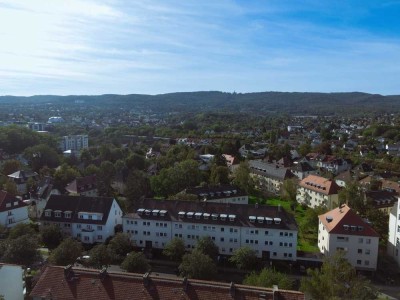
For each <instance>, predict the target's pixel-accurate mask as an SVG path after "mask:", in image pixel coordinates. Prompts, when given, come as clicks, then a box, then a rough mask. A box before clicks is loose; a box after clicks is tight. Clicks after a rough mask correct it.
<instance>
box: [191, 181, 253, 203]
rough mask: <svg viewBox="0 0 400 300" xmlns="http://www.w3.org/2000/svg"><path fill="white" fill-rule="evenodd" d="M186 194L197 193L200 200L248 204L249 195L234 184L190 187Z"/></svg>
mask: <svg viewBox="0 0 400 300" xmlns="http://www.w3.org/2000/svg"><path fill="white" fill-rule="evenodd" d="M184 194H190V195H196V196H197V198H198V200H200V201H207V202H218V203H236V204H248V203H249V196H248V195H247V193H245V192H243V191H241V190H240V189H239V188H238V187H236V186H233V185H220V186H206V187H195V188H188V189H186V190H185V191H184Z"/></svg>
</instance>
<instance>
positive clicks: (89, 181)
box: [65, 175, 97, 194]
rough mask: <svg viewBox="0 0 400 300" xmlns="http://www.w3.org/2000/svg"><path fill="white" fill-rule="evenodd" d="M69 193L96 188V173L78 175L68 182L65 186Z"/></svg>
mask: <svg viewBox="0 0 400 300" xmlns="http://www.w3.org/2000/svg"><path fill="white" fill-rule="evenodd" d="M65 189H66V190H67V191H68V192H69V193H75V194H79V193H83V192H86V191H92V190H95V189H97V181H96V175H89V176H85V177H78V178H76V179H75V180H74V181H72V182H70V183H69V184H68V185H67V186H66V188H65Z"/></svg>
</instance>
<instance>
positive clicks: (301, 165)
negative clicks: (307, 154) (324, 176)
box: [292, 161, 315, 172]
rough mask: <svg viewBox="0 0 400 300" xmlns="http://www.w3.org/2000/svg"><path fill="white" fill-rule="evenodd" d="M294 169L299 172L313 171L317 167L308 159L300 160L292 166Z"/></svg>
mask: <svg viewBox="0 0 400 300" xmlns="http://www.w3.org/2000/svg"><path fill="white" fill-rule="evenodd" d="M292 170H293V171H297V172H312V171H315V169H314V168H313V167H312V166H311V165H310V164H309V163H308V162H306V161H302V162H298V163H297V164H295V165H294V166H293V167H292Z"/></svg>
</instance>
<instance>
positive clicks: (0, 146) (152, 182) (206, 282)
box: [0, 93, 400, 299]
mask: <svg viewBox="0 0 400 300" xmlns="http://www.w3.org/2000/svg"><path fill="white" fill-rule="evenodd" d="M310 95H311V94H310ZM352 95H353V96H354V94H351V93H347V94H345V93H344V96H343V97H345V98H346V99H347V98H351V96H352ZM365 95H367V94H363V95H362V97H366V96H365ZM105 96H106V95H105ZM111 96H112V95H111ZM111 96H109V97H111ZM206 96H207V95H205V97H206ZM225 96H227V95H224V97H225ZM228 96H229V97H230V98H231V99H234V100H232V101H233V103H235V107H242V108H243V109H239V110H238V111H237V112H235V111H233V110H229V109H227V110H225V109H224V108H225V105H227V103H226V102H224V101H220V102H218V101H217V102H218V103H217V104H216V103H214V104H212V103H213V102H212V100H207V101H208V102H207V101H206V102H205V103H208V104H209V105H208V104H207V105H205V106H204V107H202V108H201V109H197V108H195V109H193V108H190V99H189V97H188V96H187V94H184V95H182V97H183V98H182V99H181V101H182V103H184V104H182V105H181V106H180V105H179V104H176V103H179V101H178V102H176V103H175V106H173V107H171V110H168V108H167V107H166V105H165V103H164V105H163V104H160V108H159V109H157V104H156V103H150V104H148V105H146V102H137V101H136V102H135V101H133V100H132V101H133V102H132V103H130V102H129V101H128V102H127V101H126V99H123V100H121V99H120V100H118V101H116V102H107V101H106V100H105V99H103V98H102V100H101V102H96V101H97V100H96V99H97V98H96V96H93V97H95V98H90V97H89V96H85V97H79V96H71V97H72V101H71V99H70V98H60V99H61V100H60V99H59V98H57V96H43V97H44V98H41V99H40V101H37V102H35V101H33V100H32V99H29V98H25V99H24V98H21V99H17V100H16V99H13V98H12V97H8V98H7V97H5V98H3V99H0V100H1V101H0V108H1V109H0V111H1V113H0V137H1V138H0V171H1V177H0V184H1V190H0V278H6V279H5V280H3V279H1V280H0V299H2V297H3V299H89V298H90V297H92V295H98V298H104V299H134V297H137V295H136V294H134V293H143V297H142V298H143V299H179V298H182V299H195V298H196V297H198V299H204V298H206V297H208V296H207V295H211V294H215V295H217V296H218V298H221V299H333V298H335V299H396V298H397V297H400V289H399V288H398V286H400V269H399V268H400V254H399V250H400V201H399V197H400V114H399V113H398V110H393V107H392V106H391V105H390V104H387V105H386V104H385V105H386V106H385V105H382V107H379V109H377V111H376V112H374V111H371V107H370V106H369V103H366V104H365V106H363V104H362V103H360V104H359V105H358V106H354V105H353V106H352V107H351V110H354V109H355V108H356V109H357V110H358V113H352V114H349V113H347V112H346V109H347V106H346V104H343V102H341V101H338V102H335V103H334V104H332V107H331V108H329V107H328V108H327V107H325V106H323V107H322V106H321V107H316V109H315V110H309V112H308V113H305V111H304V110H303V109H299V111H298V113H297V112H296V111H293V107H291V103H294V102H290V101H289V102H288V103H286V104H285V103H283V104H282V105H283V106H284V107H286V108H282V111H279V110H277V109H276V110H272V109H271V110H269V111H268V112H266V111H265V110H264V109H262V108H260V110H259V111H257V107H256V106H253V105H252V104H251V101H250V100H249V101H250V104H248V106H247V104H246V102H245V101H243V102H241V101H242V100H240V101H239V100H237V97H239V96H237V95H236V94H229V95H228ZM281 96H282V95H280V96H279V97H278V98H277V102H279V99H281V98H280V97H281ZM38 97H39V96H38ZM45 97H50V98H45ZM52 97H54V98H52ZM99 97H100V96H99ZM102 97H103V96H102ZM121 97H122V96H121ZM138 97H139V96H138ZM143 97H144V96H143ZM170 97H171V96H170ZM174 97H180V96H179V94H178V95H174ZM193 97H195V96H193ZM196 97H197V96H196ZM229 97H228V98H229ZM235 97H236V98H235ZM249 97H250V96H249ZM268 97H270V96H268ZM301 97H302V98H304V97H307V95H301ZM310 97H311V96H310ZM314 97H315V96H312V97H311V98H312V99H314ZM320 97H321V98H318V99H320V101H321V103H322V104H325V105H328V103H329V101H330V100H329V99H330V96H329V95H328V94H326V95H325V96H324V95H322V96H320ZM324 97H326V98H324ZM335 97H336V96H335ZM337 97H339V96H337ZM357 97H361V96H360V95H359V94H357ZM168 99H169V98H168V97H166V101H167V100H168ZM188 99H189V100H188ZM210 99H211V98H210ZM235 99H236V100H235ZM357 99H358V98H357ZM154 101H155V100H154ZM157 101H159V102H160V103H161V102H162V99H158V100H157ZM257 101H258V100H257ZM150 102H151V101H150ZM257 103H258V102H257ZM261 103H262V102H261ZM307 103H308V104H309V103H310V102H307ZM213 105H215V106H213ZM266 105H267V104H266ZM268 105H271V103H270V104H268ZM285 105H286V106H285ZM112 106H113V108H111V107H112ZM261 112H262V113H261ZM327 287H329V288H327ZM328 289H329V292H328V291H327V290H328ZM324 293H330V294H326V295H325V296H323V295H324ZM7 295H9V296H7ZM11 295H13V296H11ZM135 295H136V296H135ZM195 295H196V296H195ZM217 296H215V297H217ZM8 297H9V298H8ZM210 299H213V298H210Z"/></svg>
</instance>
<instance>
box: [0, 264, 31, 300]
mask: <svg viewBox="0 0 400 300" xmlns="http://www.w3.org/2000/svg"><path fill="white" fill-rule="evenodd" d="M23 275H24V269H23V268H22V267H21V266H18V265H10V264H2V263H0V278H1V280H0V296H2V299H5V300H24V299H25V283H24V279H23ZM0 298H1V297H0Z"/></svg>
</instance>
